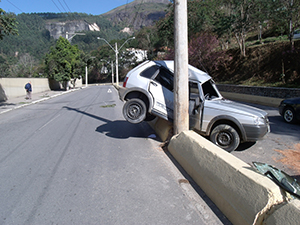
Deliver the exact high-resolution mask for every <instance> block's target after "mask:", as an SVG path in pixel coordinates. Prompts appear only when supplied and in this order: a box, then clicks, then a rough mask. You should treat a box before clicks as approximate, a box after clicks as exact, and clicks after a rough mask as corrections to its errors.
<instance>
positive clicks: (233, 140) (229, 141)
mask: <svg viewBox="0 0 300 225" xmlns="http://www.w3.org/2000/svg"><path fill="white" fill-rule="evenodd" d="M210 140H211V142H213V143H214V144H215V145H218V146H219V147H220V148H223V149H224V150H226V151H227V152H232V151H234V150H235V149H236V148H237V147H238V146H239V144H240V136H239V134H238V132H237V131H236V130H235V129H234V128H233V127H232V126H230V125H228V124H220V125H217V126H216V127H215V128H214V129H213V130H212V132H211V134H210Z"/></svg>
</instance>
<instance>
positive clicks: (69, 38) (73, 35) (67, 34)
mask: <svg viewBox="0 0 300 225" xmlns="http://www.w3.org/2000/svg"><path fill="white" fill-rule="evenodd" d="M76 35H85V33H74V34H72V36H71V37H69V32H68V31H67V32H66V39H67V40H68V41H69V42H71V40H72V38H73V37H75V36H76Z"/></svg>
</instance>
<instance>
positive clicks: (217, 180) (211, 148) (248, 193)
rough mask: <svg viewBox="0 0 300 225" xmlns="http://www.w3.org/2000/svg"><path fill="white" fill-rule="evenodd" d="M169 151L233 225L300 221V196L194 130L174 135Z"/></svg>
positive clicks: (294, 222) (267, 224) (295, 222)
mask: <svg viewBox="0 0 300 225" xmlns="http://www.w3.org/2000/svg"><path fill="white" fill-rule="evenodd" d="M168 150H169V151H170V153H171V154H172V155H173V157H174V158H175V159H176V160H177V162H178V163H179V164H180V165H181V166H182V167H183V168H184V170H185V171H186V172H187V173H188V174H189V175H190V176H191V177H192V178H193V179H194V181H195V182H196V183H197V184H198V185H199V186H200V187H201V188H202V190H203V191H204V192H205V193H206V194H207V195H208V197H209V198H210V199H211V200H212V201H213V202H214V203H215V204H216V205H217V206H218V208H219V209H220V210H221V211H222V212H223V213H224V215H225V216H226V217H227V218H228V219H229V220H230V221H231V222H232V223H233V224H238V225H247V224H249V225H251V224H255V225H258V224H266V225H271V224H272V225H273V224H295V225H296V224H298V223H299V220H300V201H299V200H298V199H297V200H292V201H290V200H289V199H288V196H287V195H286V192H285V191H283V190H282V189H280V187H279V186H278V185H276V184H275V183H274V182H273V181H271V180H270V179H269V178H267V177H266V176H263V175H261V174H260V173H258V172H256V171H255V169H254V168H252V167H251V166H250V165H248V164H246V163H245V162H243V161H242V160H240V159H238V158H236V157H235V156H233V155H231V154H230V153H228V152H226V151H224V150H222V149H221V148H219V147H217V146H216V145H214V144H212V143H211V142H210V141H208V140H206V139H205V138H203V137H201V136H199V135H198V134H197V133H195V132H194V131H185V132H182V133H180V134H179V135H176V136H173V138H172V139H171V141H170V143H169V146H168Z"/></svg>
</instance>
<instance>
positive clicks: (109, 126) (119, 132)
mask: <svg viewBox="0 0 300 225" xmlns="http://www.w3.org/2000/svg"><path fill="white" fill-rule="evenodd" d="M63 108H65V109H67V110H71V111H75V112H78V113H81V114H83V115H86V116H89V117H92V118H94V119H97V120H99V121H102V122H105V124H103V125H101V126H98V127H97V128H96V130H95V131H97V132H99V133H102V134H105V135H106V136H108V137H112V138H117V139H127V138H130V137H137V138H149V137H150V135H151V139H155V140H159V138H158V137H156V135H153V134H154V131H153V130H152V128H151V127H150V126H149V125H148V124H147V123H146V122H142V123H139V124H131V123H129V122H127V121H125V120H115V121H111V120H108V119H105V118H103V117H100V116H96V115H93V114H90V113H87V112H85V111H82V110H80V109H76V108H71V107H68V106H64V107H63Z"/></svg>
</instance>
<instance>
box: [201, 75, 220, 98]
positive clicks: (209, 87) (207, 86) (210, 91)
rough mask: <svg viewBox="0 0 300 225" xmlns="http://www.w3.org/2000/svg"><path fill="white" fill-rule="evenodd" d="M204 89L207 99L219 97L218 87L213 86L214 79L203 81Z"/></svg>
mask: <svg viewBox="0 0 300 225" xmlns="http://www.w3.org/2000/svg"><path fill="white" fill-rule="evenodd" d="M202 90H203V94H204V97H205V99H206V100H208V99H213V98H218V97H219V95H218V93H217V92H216V89H215V88H214V86H213V81H212V80H208V81H206V82H205V83H203V84H202Z"/></svg>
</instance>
